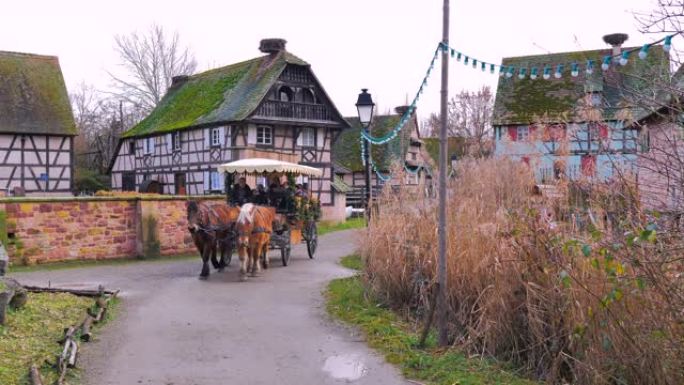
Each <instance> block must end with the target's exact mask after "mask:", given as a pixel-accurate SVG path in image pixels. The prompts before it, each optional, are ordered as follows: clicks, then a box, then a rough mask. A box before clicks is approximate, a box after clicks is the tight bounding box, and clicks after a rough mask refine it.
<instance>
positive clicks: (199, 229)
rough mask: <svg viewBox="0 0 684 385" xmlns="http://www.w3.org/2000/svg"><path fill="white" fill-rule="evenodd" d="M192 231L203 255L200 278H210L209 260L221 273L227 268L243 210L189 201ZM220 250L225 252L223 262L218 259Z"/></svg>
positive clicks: (189, 224)
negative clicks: (217, 253) (237, 221)
mask: <svg viewBox="0 0 684 385" xmlns="http://www.w3.org/2000/svg"><path fill="white" fill-rule="evenodd" d="M186 208H187V214H188V231H190V234H191V236H192V240H193V241H194V242H195V246H197V250H198V251H199V252H200V255H201V256H202V272H201V273H200V278H202V279H204V278H207V277H208V276H209V265H208V262H209V258H210V257H211V264H212V265H213V266H214V268H215V269H217V270H218V271H223V269H224V268H225V267H226V265H227V263H226V259H227V258H228V257H230V255H231V254H232V253H233V238H234V237H233V234H234V233H233V230H234V227H235V221H236V220H237V217H238V215H239V214H240V209H239V208H237V207H231V206H228V205H227V204H223V203H220V204H214V205H211V206H209V205H207V204H206V203H204V202H199V203H198V202H195V201H188V202H187V204H186ZM217 249H219V250H220V251H221V260H220V261H218V260H217V259H216V252H217Z"/></svg>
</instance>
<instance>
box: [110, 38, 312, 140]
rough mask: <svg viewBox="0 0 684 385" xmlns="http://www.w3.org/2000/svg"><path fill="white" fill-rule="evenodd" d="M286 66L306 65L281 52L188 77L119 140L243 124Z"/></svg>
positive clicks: (289, 54)
mask: <svg viewBox="0 0 684 385" xmlns="http://www.w3.org/2000/svg"><path fill="white" fill-rule="evenodd" d="M288 64H296V65H301V66H308V65H309V64H308V63H307V62H305V61H304V60H302V59H300V58H298V57H297V56H295V55H293V54H291V53H289V52H287V51H282V52H280V53H278V54H275V55H265V56H261V57H258V58H255V59H251V60H247V61H244V62H240V63H236V64H231V65H228V66H225V67H220V68H215V69H212V70H209V71H206V72H202V73H199V74H196V75H193V76H190V77H189V78H188V80H187V81H185V82H184V83H182V84H180V85H178V86H176V87H172V88H171V89H169V91H168V92H167V93H166V95H165V96H164V97H163V98H162V100H161V101H160V102H159V105H157V107H156V108H155V109H154V110H153V111H152V112H151V113H150V115H148V116H147V117H146V118H145V119H143V120H142V121H141V122H140V123H138V124H137V125H136V126H134V127H133V128H131V129H130V130H128V131H126V132H125V133H124V134H123V137H124V138H127V137H136V136H147V135H152V134H158V133H165V132H171V131H175V130H178V129H183V128H188V127H194V126H202V125H210V124H212V123H222V122H235V121H241V120H244V119H245V118H247V117H248V116H249V115H250V114H251V113H252V112H253V111H254V110H255V109H256V108H257V107H258V106H259V103H261V101H262V100H263V98H264V97H265V96H266V94H267V93H268V91H269V89H270V88H271V86H273V84H274V83H275V81H276V80H278V77H279V76H280V74H281V73H282V72H283V70H284V69H285V67H286V66H287V65H288Z"/></svg>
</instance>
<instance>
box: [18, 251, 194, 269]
mask: <svg viewBox="0 0 684 385" xmlns="http://www.w3.org/2000/svg"><path fill="white" fill-rule="evenodd" d="M192 258H199V257H198V255H197V254H181V255H171V256H162V257H157V258H121V259H98V260H87V261H64V262H54V263H45V264H39V265H30V266H23V265H12V266H10V268H9V272H10V273H28V272H33V271H51V270H64V269H78V268H82V267H99V266H120V265H128V264H132V263H158V262H168V261H173V260H184V259H192Z"/></svg>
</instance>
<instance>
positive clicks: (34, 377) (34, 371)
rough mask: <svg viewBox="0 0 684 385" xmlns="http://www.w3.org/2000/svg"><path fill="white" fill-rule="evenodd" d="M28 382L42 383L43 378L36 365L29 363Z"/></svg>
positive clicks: (32, 384)
mask: <svg viewBox="0 0 684 385" xmlns="http://www.w3.org/2000/svg"><path fill="white" fill-rule="evenodd" d="M29 382H30V383H31V385H43V379H42V378H41V377H40V371H38V367H37V366H36V365H31V369H30V370H29Z"/></svg>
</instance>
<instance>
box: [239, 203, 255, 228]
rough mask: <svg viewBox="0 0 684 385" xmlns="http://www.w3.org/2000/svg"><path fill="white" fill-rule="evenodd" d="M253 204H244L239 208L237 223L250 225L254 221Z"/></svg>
mask: <svg viewBox="0 0 684 385" xmlns="http://www.w3.org/2000/svg"><path fill="white" fill-rule="evenodd" d="M254 207H255V206H254V204H252V203H245V204H244V205H243V206H242V207H241V208H240V215H239V216H238V219H237V223H239V224H247V223H252V222H253V221H254V214H253V211H254Z"/></svg>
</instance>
